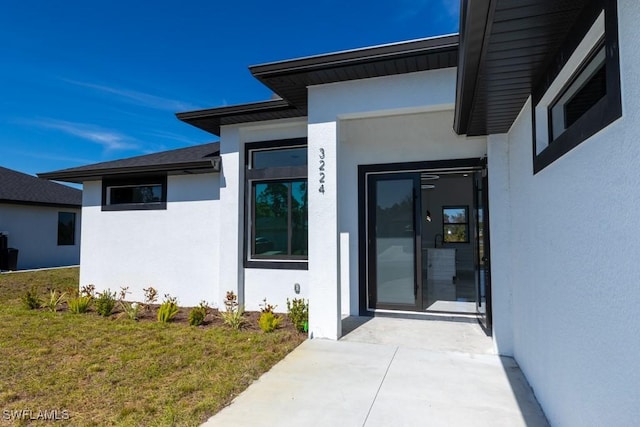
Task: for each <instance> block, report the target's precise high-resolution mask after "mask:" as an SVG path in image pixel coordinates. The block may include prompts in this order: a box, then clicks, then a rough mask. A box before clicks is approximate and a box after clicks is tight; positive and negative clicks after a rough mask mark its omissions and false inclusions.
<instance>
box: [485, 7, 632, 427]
mask: <svg viewBox="0 0 640 427" xmlns="http://www.w3.org/2000/svg"><path fill="white" fill-rule="evenodd" d="M618 16H619V19H620V24H619V28H618V31H619V37H620V58H621V59H620V70H621V84H622V102H623V103H622V118H620V119H619V120H617V121H616V122H614V123H613V124H611V125H609V126H608V127H607V128H605V129H603V130H602V131H600V132H599V133H597V134H596V135H594V136H593V137H591V138H589V139H588V140H586V141H584V142H583V143H582V144H580V145H579V146H578V147H576V148H575V149H573V150H572V151H570V152H569V153H567V154H566V155H564V156H563V157H561V158H559V159H557V160H556V161H555V162H554V163H552V164H551V165H549V166H548V167H546V168H545V169H543V170H542V171H540V172H539V173H538V174H536V175H535V176H534V175H533V171H532V160H531V159H532V147H531V110H530V109H531V105H530V103H528V104H527V105H526V106H525V110H524V112H523V114H521V115H520V117H519V118H518V120H517V121H516V123H515V124H514V125H513V127H512V129H511V130H510V132H509V134H508V138H509V142H508V143H509V149H508V162H509V165H508V166H509V170H508V174H509V180H510V186H509V189H508V192H509V199H510V222H511V225H510V226H507V227H508V228H509V233H508V235H509V236H510V239H509V241H508V244H509V245H510V247H509V249H508V253H509V255H510V258H509V259H510V263H509V264H510V270H509V272H508V275H509V276H510V283H511V299H512V304H513V307H512V313H511V316H512V319H513V337H512V342H513V354H514V356H515V358H516V360H517V361H518V363H519V364H520V366H521V368H522V370H523V371H524V373H525V375H526V376H527V379H528V380H529V383H530V384H531V386H532V387H533V389H534V391H535V393H536V396H537V398H538V400H539V401H540V403H541V405H542V407H543V409H544V411H545V413H546V415H547V417H548V418H549V421H550V422H551V424H552V425H558V426H584V425H611V426H613V425H615V426H631V425H637V423H638V419H640V405H638V402H640V369H638V368H640V356H639V355H640V326H639V325H640V315H639V312H640V311H639V310H638V307H640V286H639V283H638V280H639V278H640V263H638V259H640V228H638V227H637V226H636V223H637V208H638V206H640V191H639V190H638V189H639V188H640V174H639V173H638V159H640V144H639V143H638V134H640V80H639V79H638V78H637V72H636V71H635V70H637V69H638V68H639V67H640V47H639V46H640V45H639V44H638V42H637V30H636V28H637V25H636V23H637V22H638V21H640V7H639V6H638V3H637V2H636V0H620V1H619V9H618ZM489 146H490V147H492V144H491V143H490V145H489ZM489 155H490V156H491V152H490V153H489ZM490 160H491V157H490ZM490 191H493V190H492V189H490ZM494 206H495V205H494ZM494 206H491V208H492V209H494ZM507 221H508V219H507ZM499 224H500V223H499V222H498V221H497V220H495V218H492V223H491V228H492V237H493V236H494V235H495V233H496V229H497V227H498V226H499ZM503 231H505V230H503ZM502 234H506V233H501V235H502ZM497 244H498V242H497V239H495V238H494V239H493V240H492V245H493V246H492V248H493V247H495V245H497ZM495 260H496V258H495V256H494V263H495ZM494 266H495V265H494ZM496 320H497V319H496ZM505 321H506V319H505ZM498 344H500V341H499V340H498Z"/></svg>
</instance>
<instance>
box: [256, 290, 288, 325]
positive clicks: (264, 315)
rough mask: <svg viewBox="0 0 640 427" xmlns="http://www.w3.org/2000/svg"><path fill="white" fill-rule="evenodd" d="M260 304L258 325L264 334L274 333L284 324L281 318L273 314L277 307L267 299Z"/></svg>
mask: <svg viewBox="0 0 640 427" xmlns="http://www.w3.org/2000/svg"><path fill="white" fill-rule="evenodd" d="M262 301H263V302H262V304H260V318H259V319H258V325H260V329H262V330H263V331H264V332H273V331H275V330H276V328H277V327H278V326H279V325H280V323H281V322H282V317H281V316H276V315H275V313H274V312H273V311H274V310H275V309H276V307H277V305H271V304H269V303H268V302H267V299H266V298H265V299H264V300H262Z"/></svg>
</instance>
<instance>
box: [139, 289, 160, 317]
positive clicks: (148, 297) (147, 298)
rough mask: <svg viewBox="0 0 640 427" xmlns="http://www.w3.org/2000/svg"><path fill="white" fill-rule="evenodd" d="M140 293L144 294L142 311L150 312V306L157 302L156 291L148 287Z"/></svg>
mask: <svg viewBox="0 0 640 427" xmlns="http://www.w3.org/2000/svg"><path fill="white" fill-rule="evenodd" d="M142 292H144V309H145V310H147V311H150V310H151V304H155V303H156V301H158V291H157V290H156V289H155V288H153V287H151V286H149V287H148V288H147V289H143V290H142Z"/></svg>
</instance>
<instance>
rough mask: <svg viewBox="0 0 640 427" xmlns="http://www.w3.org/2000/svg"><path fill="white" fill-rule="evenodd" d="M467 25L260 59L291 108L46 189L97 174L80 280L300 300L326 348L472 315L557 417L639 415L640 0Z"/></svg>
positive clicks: (578, 421)
mask: <svg viewBox="0 0 640 427" xmlns="http://www.w3.org/2000/svg"><path fill="white" fill-rule="evenodd" d="M461 13H462V19H461V27H460V36H457V35H452V36H443V37H436V38H429V39H422V40H414V41H408V42H403V43H397V44H390V45H383V46H375V47H370V48H365V49H358V50H352V51H346V52H338V53H331V54H326V55H320V56H314V57H307V58H301V59H294V60H288V61H282V62H274V63H269V64H264V65H258V66H254V67H250V70H251V72H252V73H253V75H254V76H255V77H256V78H258V79H259V80H260V81H261V82H263V83H264V84H265V85H267V86H268V87H269V88H270V89H272V90H273V91H274V92H275V93H276V94H277V95H279V96H280V97H281V98H279V99H272V100H269V101H264V102H258V103H252V104H244V105H238V106H229V107H220V108H213V109H208V110H201V111H193V112H186V113H180V114H178V118H179V119H181V120H183V121H185V122H187V123H189V124H191V125H194V126H196V127H199V128H201V129H204V130H206V131H208V132H211V133H212V134H215V135H218V136H220V141H219V143H218V144H207V145H203V146H199V147H191V148H185V149H181V150H174V151H169V152H164V153H158V154H153V155H148V156H141V157H136V158H131V159H125V160H120V161H114V162H108V163H103V164H97V165H90V166H85V167H81V168H73V169H67V170H62V171H57V172H51V173H47V174H42V175H40V176H42V177H46V178H50V179H58V180H67V181H71V182H82V183H84V201H83V229H84V232H83V248H82V265H81V281H82V283H93V284H95V285H96V286H97V287H98V288H107V287H110V288H112V289H116V288H118V287H119V286H122V285H126V286H130V289H132V290H134V291H135V292H136V293H135V294H134V297H135V298H142V293H141V290H142V288H144V287H147V286H150V285H151V286H154V287H156V288H157V289H159V290H160V291H161V292H162V293H164V292H169V293H171V294H172V295H175V296H177V297H178V298H179V300H180V302H181V303H182V304H183V305H195V304H197V303H198V301H200V300H202V299H205V300H207V301H211V302H214V303H215V304H217V305H218V306H220V305H221V302H222V301H223V297H224V294H225V292H226V291H227V290H234V291H236V292H237V293H238V294H239V296H240V299H241V302H242V303H243V304H245V305H246V307H247V308H248V309H251V310H255V309H258V306H259V304H260V303H261V302H262V300H263V299H264V298H265V297H266V298H267V299H268V301H269V302H270V303H272V304H278V306H279V308H280V309H284V307H285V302H286V299H287V298H293V297H304V298H309V300H310V336H311V337H314V338H330V339H337V338H339V337H340V336H341V335H342V331H341V318H342V317H343V316H347V315H371V314H378V313H385V312H386V313H389V312H390V313H395V314H398V313H408V314H411V315H415V314H416V313H426V314H431V315H434V316H435V315H439V314H443V313H444V314H447V315H460V316H469V315H473V316H478V318H479V320H480V321H481V322H482V324H483V325H484V326H485V327H486V329H487V331H488V332H489V333H491V334H492V336H493V339H494V343H495V347H496V350H497V352H499V353H500V354H503V355H510V356H513V357H515V359H516V360H517V361H518V363H519V364H520V366H521V368H522V370H523V372H524V373H525V375H526V376H527V378H528V380H529V382H530V384H531V386H532V387H533V389H534V391H535V393H536V396H537V398H538V399H539V401H540V403H541V405H542V407H543V409H544V411H545V413H546V415H547V417H548V418H549V420H550V421H551V423H552V424H554V425H635V424H636V423H637V420H638V419H640V405H639V402H640V369H639V368H640V357H639V355H640V327H639V326H638V325H639V324H640V316H639V314H638V313H639V311H638V307H639V306H640V286H638V280H639V278H640V263H638V262H637V260H636V259H637V258H639V257H640V229H639V228H638V227H635V226H634V224H635V221H634V215H635V208H636V207H638V206H640V204H639V197H638V195H639V194H640V192H639V190H638V189H639V188H640V174H638V172H637V167H636V166H637V163H638V159H640V144H639V143H638V141H637V139H638V134H640V79H638V78H637V73H636V72H635V71H634V70H636V69H637V68H638V66H640V45H639V44H638V43H637V30H636V23H637V22H638V21H639V20H640V3H638V2H637V1H636V0H619V1H617V2H616V1H615V0H576V1H572V2H557V1H555V0H554V1H552V0H537V1H536V0H522V1H517V2H514V1H513V0H495V1H492V2H482V1H473V2H468V1H463V2H462V7H461ZM489 207H490V210H489ZM425 339H428V337H425ZM488 392H489V391H488Z"/></svg>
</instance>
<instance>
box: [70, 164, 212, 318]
mask: <svg viewBox="0 0 640 427" xmlns="http://www.w3.org/2000/svg"><path fill="white" fill-rule="evenodd" d="M219 186H220V178H219V175H218V174H202V175H181V176H169V177H168V180H167V209H166V210H141V211H104V212H103V211H102V210H101V200H102V183H101V182H100V181H92V182H85V183H84V190H83V208H82V215H83V221H82V227H83V230H85V233H84V236H83V241H82V250H81V263H82V265H81V268H80V285H81V286H83V285H88V284H93V285H95V286H96V288H97V289H98V290H104V289H107V288H110V289H111V290H112V291H119V290H120V287H121V286H128V287H129V291H131V292H132V293H131V294H130V295H128V298H129V299H131V300H132V301H143V300H144V295H143V292H142V289H143V288H147V287H149V286H152V287H154V288H155V289H156V290H157V291H158V294H159V297H160V299H162V296H163V295H164V294H167V293H168V294H170V295H172V296H176V297H178V303H179V304H180V305H182V306H195V305H197V304H198V303H199V302H200V301H201V300H205V301H207V302H209V303H216V302H217V301H218V295H219V290H218V288H219V286H218V283H219V277H220V275H219V274H220V268H219V266H220V246H219V244H220V239H219V229H220V225H221V223H220V215H219V207H220V187H219Z"/></svg>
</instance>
